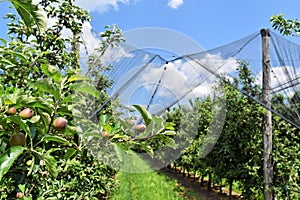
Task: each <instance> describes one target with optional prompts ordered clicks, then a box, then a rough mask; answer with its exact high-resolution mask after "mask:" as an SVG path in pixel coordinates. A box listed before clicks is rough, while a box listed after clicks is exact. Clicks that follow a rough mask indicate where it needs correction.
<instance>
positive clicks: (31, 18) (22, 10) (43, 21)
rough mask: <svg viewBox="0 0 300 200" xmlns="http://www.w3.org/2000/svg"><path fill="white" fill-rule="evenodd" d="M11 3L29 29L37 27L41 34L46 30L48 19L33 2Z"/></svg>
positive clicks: (14, 0) (15, 1) (30, 0)
mask: <svg viewBox="0 0 300 200" xmlns="http://www.w3.org/2000/svg"><path fill="white" fill-rule="evenodd" d="M11 2H12V4H13V5H14V7H15V9H16V10H17V12H18V14H19V15H20V16H21V18H22V20H23V21H24V23H25V25H26V26H27V28H31V27H33V26H34V25H36V26H37V28H38V29H39V31H40V32H41V33H43V32H44V31H45V30H46V26H47V18H46V16H45V15H43V13H42V10H40V9H39V8H38V6H37V5H36V4H34V2H33V1H32V0H22V1H19V0H11Z"/></svg>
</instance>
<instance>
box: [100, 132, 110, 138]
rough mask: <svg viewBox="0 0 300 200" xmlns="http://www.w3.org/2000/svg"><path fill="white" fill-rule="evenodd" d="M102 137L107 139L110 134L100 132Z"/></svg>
mask: <svg viewBox="0 0 300 200" xmlns="http://www.w3.org/2000/svg"><path fill="white" fill-rule="evenodd" d="M101 135H102V137H105V138H108V137H109V136H110V134H109V133H108V132H107V131H102V132H101Z"/></svg>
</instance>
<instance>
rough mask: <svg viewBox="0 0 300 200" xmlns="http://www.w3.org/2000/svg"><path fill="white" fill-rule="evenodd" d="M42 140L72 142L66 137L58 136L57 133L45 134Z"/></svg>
mask: <svg viewBox="0 0 300 200" xmlns="http://www.w3.org/2000/svg"><path fill="white" fill-rule="evenodd" d="M42 141H52V142H58V143H61V144H71V143H70V142H69V141H68V140H66V139H65V138H63V137H59V136H56V135H45V136H44V137H43V138H42Z"/></svg>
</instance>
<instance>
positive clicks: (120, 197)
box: [111, 154, 199, 200]
mask: <svg viewBox="0 0 300 200" xmlns="http://www.w3.org/2000/svg"><path fill="white" fill-rule="evenodd" d="M128 160H130V165H127V166H125V167H124V168H123V170H121V171H120V172H119V173H118V174H117V181H118V182H119V185H118V187H117V189H116V190H115V191H114V192H113V194H112V196H111V199H112V200H125V199H126V200H152V199H153V200H191V199H193V200H199V198H196V195H195V194H193V193H192V192H190V191H187V190H186V189H185V188H183V187H180V186H179V185H178V183H177V181H176V180H173V179H170V178H169V177H166V176H165V175H162V174H159V173H157V172H156V171H153V170H151V168H150V166H149V165H148V164H146V162H145V161H143V160H142V159H141V158H140V157H138V156H137V155H135V154H132V155H131V157H130V159H128ZM136 170H138V171H140V172H141V171H144V172H142V173H133V172H136Z"/></svg>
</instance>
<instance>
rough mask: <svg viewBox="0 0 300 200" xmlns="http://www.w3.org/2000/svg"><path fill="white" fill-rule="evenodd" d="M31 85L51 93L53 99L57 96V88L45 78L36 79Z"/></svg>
mask: <svg viewBox="0 0 300 200" xmlns="http://www.w3.org/2000/svg"><path fill="white" fill-rule="evenodd" d="M33 86H34V87H36V88H38V89H39V90H40V91H43V92H47V93H49V94H52V95H53V96H54V98H55V99H58V97H59V90H58V89H57V88H55V87H54V86H55V85H54V84H53V83H52V82H51V80H49V79H47V78H44V79H40V80H37V81H36V82H34V83H33Z"/></svg>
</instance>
